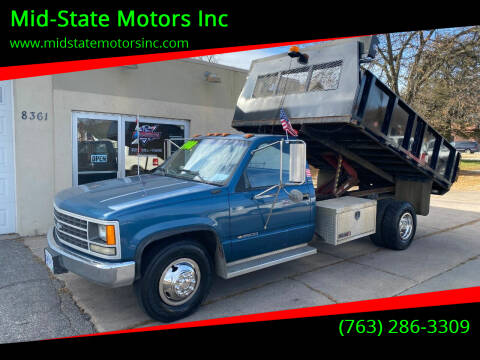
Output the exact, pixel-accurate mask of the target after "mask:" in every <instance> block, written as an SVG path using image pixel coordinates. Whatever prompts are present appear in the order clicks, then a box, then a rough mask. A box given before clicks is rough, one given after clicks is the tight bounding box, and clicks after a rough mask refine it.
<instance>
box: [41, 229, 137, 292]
mask: <svg viewBox="0 0 480 360" xmlns="http://www.w3.org/2000/svg"><path fill="white" fill-rule="evenodd" d="M47 240H48V248H47V251H48V252H49V253H50V254H51V255H52V256H53V257H55V258H58V260H57V262H58V265H59V266H60V267H63V268H65V269H66V270H68V271H71V272H73V273H75V274H77V275H80V276H81V277H84V278H86V279H88V280H90V281H93V282H95V283H97V284H100V285H103V286H107V287H120V286H127V285H131V284H133V281H134V279H135V262H134V261H126V262H120V263H118V262H115V263H110V262H106V261H98V260H93V259H91V258H88V257H86V256H83V255H79V254H77V253H74V252H73V251H70V250H68V249H67V248H66V247H64V246H60V245H58V244H57V242H56V241H55V238H54V236H53V227H51V228H50V229H49V230H48V234H47Z"/></svg>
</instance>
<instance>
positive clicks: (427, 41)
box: [367, 26, 480, 137]
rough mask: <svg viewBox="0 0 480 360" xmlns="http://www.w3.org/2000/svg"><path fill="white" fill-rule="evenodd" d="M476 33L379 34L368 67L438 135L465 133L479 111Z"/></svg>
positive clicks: (468, 29) (475, 30) (478, 43)
mask: <svg viewBox="0 0 480 360" xmlns="http://www.w3.org/2000/svg"><path fill="white" fill-rule="evenodd" d="M479 36H480V27H478V26H472V27H464V28H454V29H440V30H427V31H411V32H405V33H395V34H385V35H380V36H379V40H380V43H379V47H378V55H377V57H376V59H375V60H374V61H373V62H372V63H370V64H368V65H367V66H368V68H369V70H371V71H372V72H374V73H376V74H377V75H378V76H379V77H380V78H381V79H382V80H384V81H385V82H386V83H387V85H388V86H389V87H390V88H391V89H392V90H394V91H395V92H396V93H397V94H399V95H400V96H401V97H402V98H403V100H404V101H405V102H407V103H408V104H409V105H411V106H412V107H413V108H414V109H416V110H417V111H419V112H420V114H422V115H423V116H425V119H426V120H427V121H429V122H430V123H431V124H432V125H433V126H434V127H435V128H436V129H437V130H439V131H441V132H442V134H443V135H445V136H447V137H450V135H451V134H452V132H457V133H463V134H466V133H465V131H467V132H468V131H470V130H468V129H471V128H475V126H477V127H478V121H479V120H478V116H479V114H480V112H479V109H478V104H477V103H478V99H479V91H480V84H479V83H478V82H479V79H480V76H479V75H480V74H479V70H478V69H479V58H480V49H479V47H480V41H479ZM434 123H435V124H434Z"/></svg>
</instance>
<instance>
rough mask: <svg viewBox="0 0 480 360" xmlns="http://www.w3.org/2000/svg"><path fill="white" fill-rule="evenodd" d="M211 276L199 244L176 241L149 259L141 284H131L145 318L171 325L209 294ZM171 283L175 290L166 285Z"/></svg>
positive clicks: (203, 251) (209, 260)
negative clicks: (147, 316) (146, 316)
mask: <svg viewBox="0 0 480 360" xmlns="http://www.w3.org/2000/svg"><path fill="white" fill-rule="evenodd" d="M179 270H180V272H179ZM212 274H213V265H212V261H211V259H210V256H209V255H208V253H207V251H206V249H205V248H204V247H203V246H202V245H201V244H199V243H197V242H195V241H191V240H182V241H176V242H173V243H170V244H169V245H166V246H165V247H164V248H162V249H161V250H160V251H159V252H158V253H157V254H155V255H154V256H153V257H152V258H151V260H150V261H149V263H148V265H147V266H146V269H145V271H144V274H143V275H142V277H141V278H140V280H138V281H136V282H135V283H134V288H135V293H136V295H137V299H138V302H139V304H140V306H141V307H142V308H143V310H144V311H145V312H146V313H147V315H149V316H150V317H151V318H152V319H155V320H158V321H162V322H171V321H175V320H178V319H181V318H183V317H186V316H188V315H189V314H191V313H193V312H194V311H195V310H196V309H197V308H198V307H199V306H200V304H201V303H202V301H203V300H204V299H205V297H206V296H207V294H208V292H209V290H210V286H211V283H212ZM168 279H170V282H169V281H168ZM172 283H173V284H176V287H174V286H172V285H169V284H172Z"/></svg>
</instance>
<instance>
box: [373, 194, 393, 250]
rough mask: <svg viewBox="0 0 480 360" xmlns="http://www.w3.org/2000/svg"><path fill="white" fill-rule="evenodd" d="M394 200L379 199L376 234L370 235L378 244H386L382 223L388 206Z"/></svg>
mask: <svg viewBox="0 0 480 360" xmlns="http://www.w3.org/2000/svg"><path fill="white" fill-rule="evenodd" d="M393 201H394V200H392V199H382V200H378V201H377V220H376V222H377V224H376V227H375V229H376V231H375V234H372V235H370V240H372V242H373V243H374V244H375V245H377V246H383V247H384V246H385V241H384V239H383V231H382V223H383V218H384V215H385V211H386V210H387V207H388V206H389V205H390V204H392V202H393Z"/></svg>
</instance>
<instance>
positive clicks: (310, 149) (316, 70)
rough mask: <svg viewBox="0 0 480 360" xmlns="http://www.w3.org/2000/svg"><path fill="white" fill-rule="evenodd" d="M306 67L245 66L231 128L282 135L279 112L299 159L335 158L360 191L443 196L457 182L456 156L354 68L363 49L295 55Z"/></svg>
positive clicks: (352, 46) (341, 47) (290, 63)
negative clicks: (414, 190)
mask: <svg viewBox="0 0 480 360" xmlns="http://www.w3.org/2000/svg"><path fill="white" fill-rule="evenodd" d="M302 52H304V53H306V54H308V56H309V62H308V63H307V64H300V63H298V62H297V61H296V60H295V59H292V58H290V57H289V56H287V55H286V54H284V55H277V56H273V57H269V58H266V59H260V60H257V61H255V62H254V63H253V64H252V67H251V69H250V73H249V76H248V78H247V81H246V83H245V86H244V89H243V91H242V93H241V95H240V97H239V100H238V103H237V107H236V110H235V114H234V119H233V122H232V126H233V127H234V128H235V129H237V130H240V131H243V132H250V133H276V134H282V133H284V131H283V129H282V126H281V123H280V115H279V112H280V108H282V107H283V108H284V110H285V112H286V113H287V115H288V117H289V120H290V122H291V123H292V125H293V127H294V128H295V129H297V130H298V131H299V137H300V138H301V139H303V140H305V141H306V142H307V145H308V146H307V158H308V161H309V163H310V164H312V165H313V166H315V167H317V168H320V169H321V168H322V167H324V166H325V161H324V155H325V154H327V153H329V152H334V153H336V154H341V155H342V156H343V157H344V158H346V159H348V161H349V162H350V164H351V165H352V167H354V168H355V169H356V171H357V172H358V175H359V178H360V180H361V184H360V188H364V189H366V188H369V187H377V188H378V187H382V186H389V185H393V186H395V185H396V184H397V183H398V182H399V181H414V182H426V183H431V186H430V185H429V186H428V189H429V192H431V193H434V194H444V193H445V192H447V191H448V190H449V189H450V186H451V185H452V183H453V182H454V181H455V180H456V178H457V176H458V165H459V161H460V154H459V153H458V152H457V151H456V150H455V148H454V147H453V146H452V145H450V143H449V142H448V141H447V140H446V139H444V138H443V137H442V136H441V135H440V134H439V133H438V132H437V131H436V130H435V129H433V128H432V127H431V126H430V125H429V124H428V123H427V122H426V121H425V120H424V119H423V118H422V117H421V116H419V114H417V113H416V112H415V111H414V110H413V109H412V108H411V107H410V106H409V105H408V104H406V103H405V102H404V101H403V100H402V99H401V98H400V97H399V96H398V95H397V94H395V93H394V92H393V91H391V90H390V89H389V88H388V87H387V86H386V85H385V84H384V83H382V81H380V80H379V79H378V78H377V77H375V75H373V74H372V73H371V72H369V71H367V70H363V69H361V68H360V60H361V59H360V58H361V54H362V53H365V52H366V50H365V44H364V43H362V42H360V41H355V40H354V41H351V42H344V43H341V44H338V45H334V46H322V47H312V48H308V49H305V50H303V51H302Z"/></svg>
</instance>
